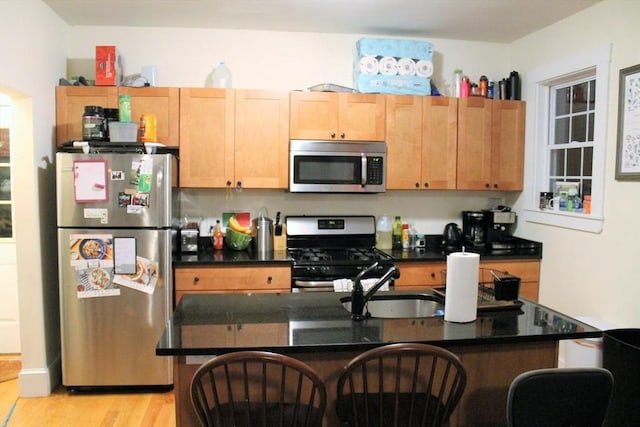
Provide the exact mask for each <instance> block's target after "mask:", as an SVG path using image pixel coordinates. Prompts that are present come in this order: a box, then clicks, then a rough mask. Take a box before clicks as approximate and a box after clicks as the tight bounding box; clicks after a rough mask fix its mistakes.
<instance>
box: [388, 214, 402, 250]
mask: <svg viewBox="0 0 640 427" xmlns="http://www.w3.org/2000/svg"><path fill="white" fill-rule="evenodd" d="M391 228H392V229H393V234H392V248H393V249H402V220H401V219H400V216H399V215H396V217H395V218H394V220H393V225H392V227H391Z"/></svg>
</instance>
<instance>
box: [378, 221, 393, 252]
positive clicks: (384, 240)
mask: <svg viewBox="0 0 640 427" xmlns="http://www.w3.org/2000/svg"><path fill="white" fill-rule="evenodd" d="M391 235H392V229H391V220H390V219H389V217H388V216H387V214H383V215H382V216H381V217H380V218H378V223H377V225H376V248H378V249H392V248H393V244H392V237H391Z"/></svg>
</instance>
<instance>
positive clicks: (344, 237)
mask: <svg viewBox="0 0 640 427" xmlns="http://www.w3.org/2000/svg"><path fill="white" fill-rule="evenodd" d="M285 221H286V224H287V228H286V229H287V251H288V252H289V256H291V258H292V259H293V271H292V275H291V282H292V283H291V287H292V291H293V292H301V291H333V280H335V279H354V278H355V277H356V276H357V275H358V273H359V272H361V271H362V270H364V269H366V268H367V267H369V266H370V265H372V264H373V263H374V262H376V261H377V262H378V266H377V267H376V268H375V269H373V270H372V271H371V272H369V273H367V274H366V275H365V276H364V277H363V278H380V277H382V276H383V275H384V273H385V272H386V271H387V270H388V269H389V267H391V266H392V265H393V259H392V258H391V257H390V256H389V255H387V254H385V253H383V252H381V251H379V250H377V249H376V248H375V243H376V225H375V217H374V216H369V215H367V216H288V217H286V218H285Z"/></svg>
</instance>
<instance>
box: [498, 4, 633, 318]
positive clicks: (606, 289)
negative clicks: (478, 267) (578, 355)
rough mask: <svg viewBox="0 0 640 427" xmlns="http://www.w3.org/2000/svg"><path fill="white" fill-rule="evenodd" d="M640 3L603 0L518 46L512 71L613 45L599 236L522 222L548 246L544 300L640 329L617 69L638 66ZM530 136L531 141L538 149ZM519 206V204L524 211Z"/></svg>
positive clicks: (525, 229) (572, 311) (525, 231)
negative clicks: (622, 178)
mask: <svg viewBox="0 0 640 427" xmlns="http://www.w3.org/2000/svg"><path fill="white" fill-rule="evenodd" d="M639 20H640V2H638V1H635V0H605V1H603V2H600V3H598V4H596V5H595V6H593V7H590V8H588V9H586V10H585V11H583V12H581V13H579V14H577V15H574V16H572V17H570V18H568V19H565V20H564V21H562V22H559V23H557V24H555V25H552V26H550V27H548V28H546V29H544V30H542V31H539V32H537V33H534V34H530V35H529V36H527V37H524V38H523V39H521V40H519V41H517V42H516V43H513V45H512V46H511V47H510V57H511V58H512V63H513V67H514V68H516V69H519V70H524V71H525V73H524V74H523V84H525V85H526V70H531V69H534V68H537V67H539V66H541V65H544V64H548V63H553V62H556V61H560V60H561V59H563V58H565V57H567V56H572V55H575V54H577V53H579V52H581V51H584V50H590V49H594V48H598V47H600V46H603V45H605V44H609V43H611V45H612V60H611V69H610V73H611V79H610V83H609V87H610V91H609V115H608V130H607V138H606V141H603V142H604V143H605V144H606V159H607V160H606V183H605V201H604V203H605V206H604V216H605V222H604V228H603V231H602V232H601V233H599V234H592V233H585V232H579V231H572V230H567V229H562V228H557V227H550V226H544V225H539V224H534V223H526V224H520V226H519V230H520V232H521V233H522V234H523V235H526V236H527V237H530V238H532V239H535V240H540V241H542V242H544V260H543V262H542V272H541V274H542V280H541V290H540V299H541V302H542V303H544V304H546V305H549V306H551V307H554V308H556V309H559V310H560V311H564V312H566V313H568V314H571V315H574V316H590V317H594V318H598V319H602V320H604V321H607V322H608V323H611V324H614V325H619V326H625V327H639V326H640V310H638V301H640V286H639V285H640V269H638V264H637V263H638V260H639V259H640V249H639V248H640V246H639V245H638V244H637V242H636V241H635V239H636V238H638V236H640V222H639V221H638V219H637V218H638V211H637V210H638V209H639V208H640V183H639V182H618V181H616V180H615V179H614V176H615V156H616V138H617V114H618V76H619V70H620V69H621V68H625V67H628V66H631V65H635V64H638V63H640V50H639V49H638V39H640V27H639V26H638V22H639ZM533 143H535V141H533V140H532V138H531V136H530V135H529V134H528V135H527V144H533ZM522 203H523V201H520V202H519V203H518V205H517V206H520V205H521V204H522Z"/></svg>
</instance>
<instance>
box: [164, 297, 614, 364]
mask: <svg viewBox="0 0 640 427" xmlns="http://www.w3.org/2000/svg"><path fill="white" fill-rule="evenodd" d="M403 293H404V294H406V293H408V292H385V294H403ZM345 296H349V294H348V293H332V292H316V293H311V292H310V293H291V294H252V295H241V294H213V295H212V294H209V295H202V294H201V295H185V296H184V297H182V300H181V301H180V303H179V304H178V306H177V307H176V310H175V312H174V315H173V317H172V319H171V320H170V322H169V323H168V324H167V326H166V328H165V331H164V333H163V335H162V337H161V338H160V340H159V342H158V345H157V348H156V354H158V355H163V356H168V355H176V356H188V355H210V354H223V353H227V352H231V351H237V350H242V349H261V350H270V351H276V352H286V353H306V352H318V351H353V350H358V351H361V350H365V349H369V348H372V347H376V346H379V345H382V344H387V343H391V342H396V341H403V342H406V341H413V340H415V341H417V342H425V343H430V344H436V345H447V346H453V345H481V344H497V343H523V342H541V341H557V340H564V339H574V338H593V337H599V336H601V335H602V332H601V331H600V330H598V329H596V328H594V327H592V326H589V325H587V324H585V323H582V322H580V321H578V320H576V319H574V318H571V317H569V316H566V315H564V314H562V313H559V312H557V311H554V310H552V309H550V308H547V307H545V306H542V305H540V304H536V303H533V302H530V301H528V300H522V302H523V305H522V306H521V307H520V308H510V309H507V310H500V311H486V312H480V313H479V316H478V318H477V320H475V321H474V322H470V323H465V324H460V323H452V322H445V321H444V317H442V316H437V317H428V318H418V319H374V318H370V319H366V320H364V321H361V322H356V321H352V320H351V315H350V313H349V312H348V311H346V310H345V309H344V308H343V307H342V305H341V303H340V298H342V297H345ZM251 331H253V333H254V334H256V335H255V336H256V337H259V339H251V335H248V336H249V339H246V335H245V339H243V340H242V339H239V338H238V337H239V336H240V334H247V333H248V334H251ZM273 331H277V332H273ZM414 334H415V335H414ZM225 335H228V336H226V337H225ZM408 337H415V338H414V339H412V338H408ZM229 338H232V339H229Z"/></svg>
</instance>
